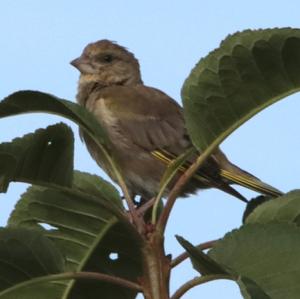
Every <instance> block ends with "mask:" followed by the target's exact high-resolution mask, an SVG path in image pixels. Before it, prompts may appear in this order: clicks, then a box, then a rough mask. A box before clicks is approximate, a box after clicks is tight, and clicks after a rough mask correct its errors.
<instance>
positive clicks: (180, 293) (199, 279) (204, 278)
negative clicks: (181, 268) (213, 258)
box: [170, 274, 234, 299]
mask: <svg viewBox="0 0 300 299" xmlns="http://www.w3.org/2000/svg"><path fill="white" fill-rule="evenodd" d="M217 279H230V280H234V278H233V277H232V276H230V275H228V274H213V275H205V276H200V277H195V278H193V279H191V280H189V281H187V282H186V283H185V284H183V285H182V286H181V287H180V288H179V289H178V290H177V291H176V292H175V293H174V294H173V296H172V297H171V298H170V299H180V298H181V297H182V296H183V295H184V294H185V293H186V292H187V291H189V290H190V289H191V288H193V287H195V286H198V285H200V284H203V283H205V282H208V281H212V280H217Z"/></svg>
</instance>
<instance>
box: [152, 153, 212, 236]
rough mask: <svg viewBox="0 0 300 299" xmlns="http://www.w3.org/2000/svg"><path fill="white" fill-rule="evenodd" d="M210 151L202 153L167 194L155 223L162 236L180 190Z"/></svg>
mask: <svg viewBox="0 0 300 299" xmlns="http://www.w3.org/2000/svg"><path fill="white" fill-rule="evenodd" d="M212 150H213V148H212V149H207V150H206V151H205V152H204V153H202V154H201V155H200V156H199V157H198V159H197V160H196V161H195V162H194V163H193V164H192V165H191V166H190V167H189V168H188V169H187V171H186V172H185V173H183V174H182V175H181V177H180V178H179V179H178V181H177V182H176V184H175V185H174V187H173V188H172V190H171V191H170V193H169V197H168V199H167V202H166V205H165V207H164V209H163V211H162V213H161V215H160V218H159V221H158V223H157V229H158V230H160V232H161V233H162V234H163V233H164V231H165V228H166V225H167V222H168V219H169V216H170V213H171V210H172V208H173V205H174V203H175V201H176V199H177V197H178V196H179V195H180V192H181V191H182V188H183V187H184V185H185V184H186V183H187V182H188V180H189V179H190V178H191V177H192V176H193V175H194V173H195V172H196V171H197V169H198V168H199V167H200V166H201V165H202V164H203V163H204V162H205V160H206V159H207V158H208V157H209V156H210V154H211V152H212Z"/></svg>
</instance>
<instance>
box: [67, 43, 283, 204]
mask: <svg viewBox="0 0 300 299" xmlns="http://www.w3.org/2000/svg"><path fill="white" fill-rule="evenodd" d="M71 64H72V65H73V66H75V67H76V68H77V69H78V70H79V71H80V73H81V75H80V79H79V86H78V94H77V101H78V103H79V104H81V105H83V106H85V107H86V108H87V109H88V110H89V111H90V112H92V113H93V114H94V115H95V116H96V118H97V119H98V120H99V122H100V123H101V125H102V126H104V127H105V128H106V130H107V132H108V135H109V137H110V140H111V142H112V146H113V148H112V151H113V152H112V154H113V156H114V158H115V159H116V160H117V163H118V164H119V166H120V167H121V169H122V171H123V174H124V176H125V179H126V183H127V186H128V188H129V190H130V191H131V193H132V195H141V196H142V197H143V198H145V199H150V198H151V197H153V196H155V195H156V194H157V191H158V189H159V183H160V179H161V177H162V175H163V173H164V171H165V169H166V163H165V162H164V161H162V160H160V159H159V158H157V156H155V154H154V152H155V151H160V152H164V153H165V152H167V153H169V154H170V155H171V156H177V155H179V154H181V153H183V152H185V151H186V150H187V149H188V148H190V147H191V146H192V144H191V142H190V139H189V137H188V134H187V131H186V129H185V125H184V119H183V113H182V108H181V107H180V106H179V105H178V103H177V102H175V101H174V100H173V99H172V98H170V97H169V96H168V95H166V94H165V93H163V92H162V91H160V90H158V89H155V88H152V87H147V86H145V85H144V84H143V81H142V79H141V74H140V68H139V63H138V61H137V59H136V58H135V57H134V55H133V54H132V53H130V52H129V51H128V50H127V49H126V48H124V47H122V46H119V45H117V44H116V43H113V42H111V41H108V40H101V41H98V42H95V43H91V44H89V45H87V47H86V48H85V49H84V51H83V53H82V55H81V56H80V57H79V58H77V59H75V60H73V61H72V62H71ZM82 135H83V138H84V140H85V142H86V145H87V148H88V150H89V151H90V153H91V155H92V156H93V158H94V159H95V160H96V161H97V163H98V164H99V165H100V166H101V167H102V168H103V169H104V170H105V171H106V172H107V173H108V174H109V175H110V176H111V178H112V179H113V180H115V177H114V175H113V173H112V171H111V170H110V168H109V166H108V165H106V163H105V161H104V160H103V158H102V157H101V153H100V151H99V150H98V149H97V146H96V145H95V144H94V143H93V141H92V140H91V139H90V138H89V137H88V136H86V135H85V134H82ZM229 178H230V179H229ZM235 182H236V183H239V184H241V185H243V186H246V187H248V188H251V189H254V190H257V191H259V192H261V193H264V194H268V195H273V196H274V195H279V194H281V193H280V191H278V190H276V189H274V188H272V187H270V186H269V185H266V184H264V183H262V182H261V181H260V180H258V179H257V178H255V177H253V176H252V175H250V174H249V173H247V172H245V171H243V170H241V169H240V168H238V167H237V166H235V165H234V164H232V163H231V162H229V161H228V159H227V158H226V156H225V155H224V154H223V153H222V152H221V151H220V150H219V149H217V150H216V151H215V154H214V155H212V156H211V158H209V159H208V160H207V162H206V163H205V164H204V165H203V166H202V168H201V169H200V170H199V172H198V173H197V175H196V176H195V177H194V178H193V179H192V180H191V181H190V183H189V184H188V186H187V188H186V190H185V192H187V193H189V192H193V191H194V190H196V189H198V188H209V187H216V188H218V189H221V190H223V191H225V192H228V193H230V194H232V195H235V196H236V197H238V198H240V199H242V200H243V199H244V198H243V196H242V195H240V194H239V193H238V192H237V191H235V190H234V189H233V188H232V187H231V186H230V183H235ZM171 185H172V184H171ZM170 187H171V186H170Z"/></svg>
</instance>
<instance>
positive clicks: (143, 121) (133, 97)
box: [99, 85, 190, 154]
mask: <svg viewBox="0 0 300 299" xmlns="http://www.w3.org/2000/svg"><path fill="white" fill-rule="evenodd" d="M101 98H102V99H104V102H105V109H107V110H108V114H111V116H112V118H114V119H115V120H117V127H118V129H119V130H121V131H122V134H123V135H125V136H127V138H129V139H130V141H131V142H132V143H134V144H135V145H137V146H139V147H141V148H143V149H144V150H147V151H153V150H156V149H169V150H171V149H172V147H173V150H174V151H175V152H174V154H177V151H178V150H179V152H182V149H183V148H186V147H187V146H188V145H190V142H189V139H188V137H187V134H186V129H185V126H184V120H183V115H182V108H181V107H180V106H179V105H178V104H177V103H176V102H175V101H174V100H173V99H172V98H170V97H169V96H167V95H166V94H165V93H163V92H161V91H159V90H157V89H154V88H150V87H146V86H143V85H138V86H135V87H126V86H114V87H111V88H105V89H104V90H103V91H102V93H101ZM99 109H101V108H99ZM178 147H179V149H178Z"/></svg>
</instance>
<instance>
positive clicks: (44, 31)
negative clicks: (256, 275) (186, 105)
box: [0, 0, 300, 299]
mask: <svg viewBox="0 0 300 299" xmlns="http://www.w3.org/2000/svg"><path fill="white" fill-rule="evenodd" d="M299 10H300V4H299V2H298V1H296V0H294V1H292V0H286V1H277V2H275V1H261V0H260V1H258V0H252V1H233V0H228V1H215V0H212V1H199V0H198V1H197V0H186V1H174V0H173V1H171V0H166V1H159V0H152V1H140V0H139V1H138V0H127V1H122V0H114V1H101V0H100V1H99V0H98V1H96V0H87V1H74V0H73V1H71V0H65V1H63V0H60V1H58V0H52V1H39V0H22V1H16V0H15V1H12V0H1V2H0V28H1V29H0V30H1V40H0V46H1V52H0V53H1V54H0V65H1V72H0V82H1V89H0V99H1V98H3V97H5V96H6V95H8V94H10V93H12V92H14V91H17V90H20V89H34V90H40V91H45V92H49V93H52V94H55V95H57V96H59V97H62V98H66V99H69V100H74V98H75V94H76V86H77V80H78V72H77V71H76V70H75V69H74V68H72V67H71V66H70V65H69V61H71V60H72V59H74V58H75V57H77V56H79V54H80V53H81V51H82V48H83V47H84V46H85V45H86V44H87V43H89V42H91V41H96V40H98V39H103V38H107V39H111V40H114V41H117V42H118V43H120V44H121V45H124V46H126V47H128V48H129V49H130V50H131V51H132V52H134V53H135V55H136V57H137V58H138V59H139V60H140V64H141V70H142V74H143V79H144V82H145V84H147V85H149V86H154V87H157V88H160V89H162V90H163V91H165V92H166V93H168V94H169V95H170V96H172V97H173V98H174V99H176V100H178V101H179V102H180V101H181V100H180V89H181V86H182V83H183V81H184V79H185V78H186V77H187V75H188V74H189V72H190V70H191V68H192V67H193V66H194V65H195V63H196V62H197V61H198V60H199V58H200V57H202V56H205V55H206V54H207V53H208V52H209V51H211V50H212V49H214V48H215V47H217V46H218V45H219V43H220V41H221V40H222V39H223V38H225V37H226V36H227V35H228V34H229V33H234V32H236V31H238V30H243V29H247V28H251V29H257V28H270V27H285V26H291V27H300V19H299ZM299 100H300V95H299V94H296V95H292V96H290V97H289V98H287V99H285V100H284V101H280V102H278V103H277V104H275V105H273V106H272V107H270V108H268V109H267V110H265V111H263V112H262V113H260V114H259V115H257V116H256V117H254V118H253V119H251V120H250V121H249V122H247V123H246V124H245V125H244V126H242V127H241V128H240V129H238V130H237V131H236V132H234V133H233V134H232V135H231V136H230V137H229V138H228V139H227V140H226V141H225V142H224V143H223V144H222V146H221V147H222V149H223V150H224V151H225V152H226V154H227V155H228V156H229V157H230V159H231V160H232V161H234V162H235V163H236V164H238V165H239V166H241V167H242V168H244V169H246V170H248V171H249V172H251V173H253V174H254V175H256V176H258V177H259V178H261V179H263V180H264V181H266V182H268V183H270V184H271V185H274V186H276V187H277V188H279V189H281V190H283V191H289V190H291V189H295V188H298V186H299V173H300V170H299V169H300V159H299V154H298V153H299V149H300V139H299V138H298V136H299V127H300V120H299V117H298V115H299V108H300V102H299ZM59 121H65V120H63V119H62V118H59V117H55V116H51V115H46V114H28V115H23V116H19V117H14V118H7V119H1V120H0V122H1V123H0V142H3V141H9V140H11V139H12V138H14V137H17V136H21V135H23V134H25V133H28V132H31V131H34V130H35V129H37V128H39V127H46V126H47V125H49V124H53V123H56V122H59ZM65 122H66V123H68V124H70V125H71V126H72V128H73V129H74V132H75V134H76V145H75V166H76V168H77V169H80V170H85V171H88V172H91V173H96V174H99V175H103V173H102V172H101V170H100V169H99V168H98V167H97V165H96V164H95V162H94V161H93V160H92V159H91V158H90V157H89V155H88V153H87V151H86V149H85V147H84V146H83V145H82V144H81V142H80V141H79V140H78V135H77V128H76V126H74V125H73V124H71V123H70V122H68V121H65ZM25 188H26V186H25V185H23V184H11V186H10V188H9V191H8V193H7V194H0V200H1V205H2V206H1V211H2V214H1V215H2V217H1V219H0V224H1V225H5V223H6V220H7V217H8V215H9V212H10V211H11V209H12V208H13V206H14V203H15V201H16V200H17V199H18V197H19V194H20V193H21V192H23V191H24V190H25ZM242 192H243V194H244V195H246V196H247V197H251V196H253V195H254V193H252V192H250V191H247V190H242ZM243 209H244V204H243V203H241V202H239V201H237V200H235V199H234V198H231V197H229V196H228V195H226V194H223V193H221V192H220V191H216V190H209V191H204V192H201V193H198V194H197V195H196V196H193V197H190V198H188V199H184V200H179V201H178V202H177V204H176V206H175V209H174V211H173V213H172V217H171V220H170V223H169V226H168V230H167V237H166V248H167V252H172V253H173V254H174V255H177V254H179V253H180V252H181V251H182V250H181V248H180V246H179V245H178V244H177V242H176V240H175V238H174V235H175V234H178V235H182V236H184V237H185V238H186V239H188V240H189V241H191V242H192V243H194V244H197V243H200V242H204V241H207V240H211V239H215V238H218V237H221V236H223V235H224V234H225V233H226V232H227V231H230V230H232V229H234V228H236V227H239V226H240V224H241V217H242V213H243ZM258 250H259V248H258ZM195 275H196V272H194V271H193V270H191V267H190V265H189V263H185V264H184V265H182V266H181V267H180V268H179V269H178V270H176V271H175V272H174V275H173V276H172V290H173V291H174V290H175V289H176V287H178V286H179V285H180V283H181V282H183V281H184V280H186V279H190V278H192V277H194V276H195ZM220 292H222V298H223V299H227V298H228V299H229V298H230V299H238V298H241V295H240V293H239V290H238V288H237V287H236V286H235V285H234V284H233V283H232V282H227V281H217V282H212V283H209V284H206V285H203V286H199V287H197V288H195V289H194V290H192V291H190V292H189V293H187V294H186V295H185V297H184V298H186V299H192V298H220Z"/></svg>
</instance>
